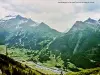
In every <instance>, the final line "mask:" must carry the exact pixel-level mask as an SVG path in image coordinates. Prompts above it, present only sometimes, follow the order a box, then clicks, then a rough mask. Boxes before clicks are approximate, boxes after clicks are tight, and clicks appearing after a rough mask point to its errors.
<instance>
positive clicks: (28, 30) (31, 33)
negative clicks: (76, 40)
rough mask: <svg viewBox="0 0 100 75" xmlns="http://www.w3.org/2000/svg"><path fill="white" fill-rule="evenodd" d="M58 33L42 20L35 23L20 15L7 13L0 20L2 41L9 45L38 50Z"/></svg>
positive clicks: (58, 33)
mask: <svg viewBox="0 0 100 75" xmlns="http://www.w3.org/2000/svg"><path fill="white" fill-rule="evenodd" d="M60 34H61V33H60V32H58V31H56V30H54V29H52V28H50V27H49V26H48V25H46V24H45V23H43V22H42V23H37V22H35V21H33V20H32V19H28V18H25V17H22V16H20V15H16V16H11V15H9V16H6V17H5V18H3V19H1V20H0V35H1V36H2V35H3V36H2V37H1V40H2V39H3V38H4V37H5V40H4V42H5V44H6V45H7V46H9V47H13V46H14V47H19V48H27V49H34V50H36V49H37V50H38V49H41V48H42V46H45V45H46V44H47V43H48V42H50V41H51V40H53V39H54V38H56V37H57V36H59V35H60ZM43 41H44V43H43V45H42V46H41V43H42V42H43Z"/></svg>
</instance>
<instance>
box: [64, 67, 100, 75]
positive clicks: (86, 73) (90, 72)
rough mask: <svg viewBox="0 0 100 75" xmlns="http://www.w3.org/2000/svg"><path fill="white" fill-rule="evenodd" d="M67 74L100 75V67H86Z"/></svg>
mask: <svg viewBox="0 0 100 75" xmlns="http://www.w3.org/2000/svg"><path fill="white" fill-rule="evenodd" d="M66 75H100V67H98V68H93V69H85V70H82V71H80V72H69V73H66Z"/></svg>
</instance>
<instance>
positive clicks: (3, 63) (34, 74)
mask: <svg viewBox="0 0 100 75" xmlns="http://www.w3.org/2000/svg"><path fill="white" fill-rule="evenodd" d="M0 69H1V71H2V73H3V75H5V74H7V75H16V74H19V75H45V74H43V73H41V72H39V71H37V70H34V69H31V68H30V67H28V66H27V65H24V64H21V63H19V62H17V61H15V60H13V59H11V58H9V57H7V56H6V55H3V54H0Z"/></svg>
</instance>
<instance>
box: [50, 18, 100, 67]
mask: <svg viewBox="0 0 100 75" xmlns="http://www.w3.org/2000/svg"><path fill="white" fill-rule="evenodd" d="M49 50H53V51H60V52H61V53H62V58H63V60H64V61H67V59H71V62H73V63H74V64H76V65H78V66H79V67H84V68H87V67H93V66H94V65H93V64H92V63H91V61H92V62H100V59H99V58H100V55H99V53H100V20H98V21H96V20H94V19H91V18H88V19H87V20H86V21H84V22H82V21H77V22H76V23H75V24H74V25H73V26H72V28H71V29H70V30H69V31H68V32H67V33H66V34H65V35H63V36H61V37H58V38H56V39H55V40H54V41H53V42H52V43H51V44H50V46H49Z"/></svg>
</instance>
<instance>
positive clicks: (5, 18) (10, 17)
mask: <svg viewBox="0 0 100 75" xmlns="http://www.w3.org/2000/svg"><path fill="white" fill-rule="evenodd" d="M13 18H16V15H15V16H12V15H8V16H5V17H4V18H3V20H9V19H13Z"/></svg>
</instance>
